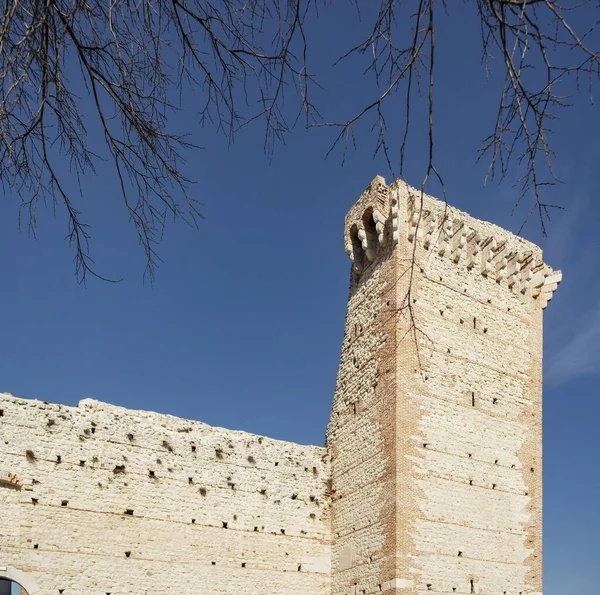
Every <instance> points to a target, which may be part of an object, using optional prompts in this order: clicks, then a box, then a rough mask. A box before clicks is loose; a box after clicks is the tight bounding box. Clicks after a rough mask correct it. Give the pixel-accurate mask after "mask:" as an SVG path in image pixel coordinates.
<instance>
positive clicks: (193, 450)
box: [192, 444, 196, 452]
mask: <svg viewBox="0 0 600 595" xmlns="http://www.w3.org/2000/svg"><path fill="white" fill-rule="evenodd" d="M192 452H196V445H195V444H192Z"/></svg>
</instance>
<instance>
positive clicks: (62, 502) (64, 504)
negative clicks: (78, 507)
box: [60, 500, 69, 506]
mask: <svg viewBox="0 0 600 595" xmlns="http://www.w3.org/2000/svg"><path fill="white" fill-rule="evenodd" d="M67 504H69V501H68V500H61V502H60V505H61V506H67Z"/></svg>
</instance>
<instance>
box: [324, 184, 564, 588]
mask: <svg viewBox="0 0 600 595" xmlns="http://www.w3.org/2000/svg"><path fill="white" fill-rule="evenodd" d="M375 187H376V188H377V191H376V192H374V188H375ZM378 205H379V206H378ZM378 208H380V212H376V210H377V209H378ZM373 213H375V217H374V218H373V219H372V220H370V219H369V217H370V215H372V214H373ZM374 227H375V228H378V229H379V231H380V232H381V233H380V234H379V235H378V234H377V233H375V232H374ZM345 234H346V237H345V243H346V251H347V252H348V254H349V255H350V258H351V260H352V263H353V273H352V282H351V290H350V298H349V304H348V313H347V321H346V334H345V338H344V344H343V347H342V355H341V362H340V369H339V373H338V384H337V389H336V395H335V400H334V408H333V414H332V418H331V422H330V425H329V430H328V446H329V449H330V452H331V455H332V457H331V458H332V480H333V501H332V535H333V538H334V545H333V557H332V565H333V568H332V595H363V594H364V595H370V594H373V593H377V592H381V591H384V592H386V593H388V595H391V594H395V593H397V594H400V593H402V594H403V595H409V594H411V595H425V594H427V595H441V594H443V593H444V594H445V593H481V594H483V593H486V594H488V593H498V594H503V595H535V594H539V593H541V591H542V568H541V563H542V549H541V548H542V533H541V529H542V526H541V502H542V500H541V487H542V481H541V466H542V465H541V456H542V453H541V446H542V435H541V413H542V400H541V358H542V353H541V345H542V310H543V308H544V307H545V306H546V304H547V303H548V301H549V300H550V299H551V297H552V293H553V292H554V290H555V289H556V286H557V284H558V282H559V281H560V273H555V272H554V271H552V269H550V267H548V266H547V265H546V264H544V263H543V261H542V253H541V250H540V249H539V248H538V247H536V246H535V245H533V244H531V243H529V242H526V241H525V240H522V239H521V238H517V237H515V236H514V235H512V234H510V233H509V232H506V231H505V230H502V229H501V228H499V227H497V226H494V225H491V224H488V223H485V222H482V221H478V220H476V219H473V218H472V217H470V216H468V215H466V214H465V213H461V212H460V211H458V210H456V209H453V208H451V207H448V206H447V205H445V204H444V203H442V202H440V201H437V200H435V199H433V198H431V197H428V196H424V197H421V195H420V193H419V192H417V191H416V190H414V189H412V188H409V187H408V186H407V185H406V184H404V183H403V182H396V183H395V184H393V185H392V186H390V187H388V186H386V185H385V183H384V182H383V180H382V179H381V178H377V179H376V180H375V181H374V183H373V184H372V185H371V186H370V187H369V189H368V190H367V191H366V192H365V193H364V194H363V196H362V197H361V198H360V199H359V201H358V202H357V203H356V205H355V207H353V210H352V211H351V212H350V213H349V216H348V217H347V219H346V229H345ZM413 261H414V263H415V266H414V267H413V266H412V262H413ZM390 285H393V291H391V288H390ZM365 321H366V323H365ZM391 321H393V322H391ZM357 325H358V328H360V330H361V334H357V333H356V332H355V328H356V327H357ZM390 368H393V370H390ZM354 403H358V405H356V406H355V405H354ZM361 403H363V405H361Z"/></svg>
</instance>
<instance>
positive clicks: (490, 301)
mask: <svg viewBox="0 0 600 595" xmlns="http://www.w3.org/2000/svg"><path fill="white" fill-rule="evenodd" d="M487 303H488V304H491V303H492V300H488V301H487ZM471 582H473V581H471Z"/></svg>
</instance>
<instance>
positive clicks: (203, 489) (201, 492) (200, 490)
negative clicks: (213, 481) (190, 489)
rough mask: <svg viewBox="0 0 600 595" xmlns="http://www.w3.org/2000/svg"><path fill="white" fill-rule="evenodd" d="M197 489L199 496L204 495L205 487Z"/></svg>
mask: <svg viewBox="0 0 600 595" xmlns="http://www.w3.org/2000/svg"><path fill="white" fill-rule="evenodd" d="M198 491H199V492H200V495H201V496H206V488H200V489H199V490H198Z"/></svg>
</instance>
